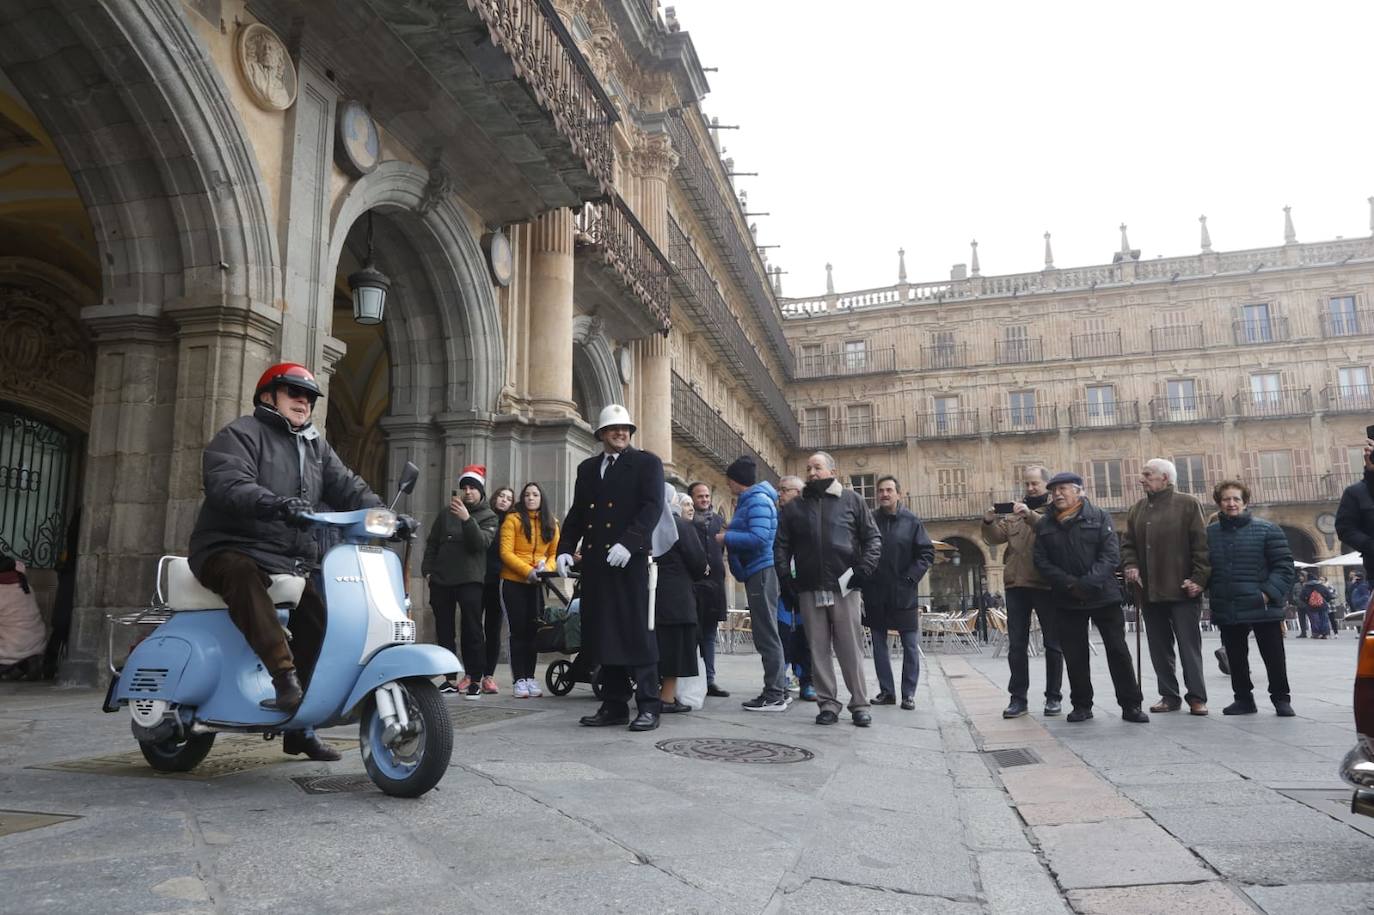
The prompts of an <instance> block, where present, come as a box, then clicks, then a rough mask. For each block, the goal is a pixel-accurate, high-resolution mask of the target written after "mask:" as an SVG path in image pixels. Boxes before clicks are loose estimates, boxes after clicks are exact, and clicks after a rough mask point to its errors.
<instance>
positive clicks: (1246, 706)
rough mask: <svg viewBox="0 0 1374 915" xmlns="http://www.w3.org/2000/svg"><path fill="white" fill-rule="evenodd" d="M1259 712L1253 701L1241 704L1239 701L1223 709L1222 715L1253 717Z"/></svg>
mask: <svg viewBox="0 0 1374 915" xmlns="http://www.w3.org/2000/svg"><path fill="white" fill-rule="evenodd" d="M1290 708H1291V706H1290ZM1258 711H1259V709H1258V708H1256V707H1255V703H1254V702H1253V701H1252V702H1241V701H1240V700H1239V699H1237V700H1236V701H1235V702H1232V703H1231V704H1230V705H1228V706H1226V708H1224V709H1222V710H1221V713H1222V714H1223V715H1253V714H1255V713H1256V712H1258Z"/></svg>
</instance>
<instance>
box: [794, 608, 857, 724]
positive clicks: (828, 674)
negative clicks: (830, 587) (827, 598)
mask: <svg viewBox="0 0 1374 915" xmlns="http://www.w3.org/2000/svg"><path fill="white" fill-rule="evenodd" d="M861 600H862V598H861V597H860V596H859V592H858V591H850V592H849V596H847V597H841V596H840V595H839V594H838V593H836V594H835V605H834V606H833V607H817V606H816V598H815V596H814V595H813V594H812V593H811V592H809V591H803V592H802V594H801V600H800V604H801V615H802V625H803V626H804V627H805V628H806V643H807V645H808V646H809V647H810V648H811V683H812V685H813V686H815V687H816V707H817V708H818V709H819V710H820V711H826V710H827V709H828V710H830V711H832V712H834V713H835V714H837V715H838V714H839V713H840V709H841V708H843V706H841V705H840V700H839V699H837V698H836V696H835V693H836V692H837V687H836V684H835V666H834V664H832V663H831V661H830V657H831V654H830V652H831V649H832V648H833V649H834V652H835V655H834V656H835V657H836V658H837V659H839V662H840V675H841V676H842V677H844V685H845V688H846V689H848V690H849V710H850V711H851V712H852V711H855V710H857V709H867V708H868V704H869V703H868V686H867V684H866V683H865V682H864V634H863V629H862V627H861V626H860V624H859V619H860V617H861V616H862V613H861V612H860V608H861V606H862V605H861V603H860V601H861Z"/></svg>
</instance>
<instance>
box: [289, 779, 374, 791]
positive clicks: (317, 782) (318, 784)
mask: <svg viewBox="0 0 1374 915" xmlns="http://www.w3.org/2000/svg"><path fill="white" fill-rule="evenodd" d="M291 781H293V782H295V783H296V787H297V788H300V789H301V790H302V791H304V792H305V793H306V794H350V793H354V792H358V791H373V790H375V789H376V787H377V786H376V785H374V784H373V783H372V779H370V778H368V777H367V776H366V775H296V776H292V778H291Z"/></svg>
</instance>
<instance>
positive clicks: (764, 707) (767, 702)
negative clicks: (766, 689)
mask: <svg viewBox="0 0 1374 915" xmlns="http://www.w3.org/2000/svg"><path fill="white" fill-rule="evenodd" d="M790 704H791V700H790V699H788V698H786V697H783V698H781V699H765V698H764V697H763V696H756V697H754V698H753V699H750V700H749V701H748V702H741V703H740V705H742V706H744V710H745V711H746V712H785V711H787V706H788V705H790Z"/></svg>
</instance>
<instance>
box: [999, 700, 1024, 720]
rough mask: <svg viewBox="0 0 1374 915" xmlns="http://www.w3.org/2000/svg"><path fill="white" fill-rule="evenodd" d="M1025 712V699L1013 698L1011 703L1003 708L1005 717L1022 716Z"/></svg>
mask: <svg viewBox="0 0 1374 915" xmlns="http://www.w3.org/2000/svg"><path fill="white" fill-rule="evenodd" d="M1024 714H1026V700H1025V699H1013V700H1011V704H1010V705H1008V706H1007V707H1006V708H1004V709H1002V717H1003V718H1020V717H1021V716H1022V715H1024Z"/></svg>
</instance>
